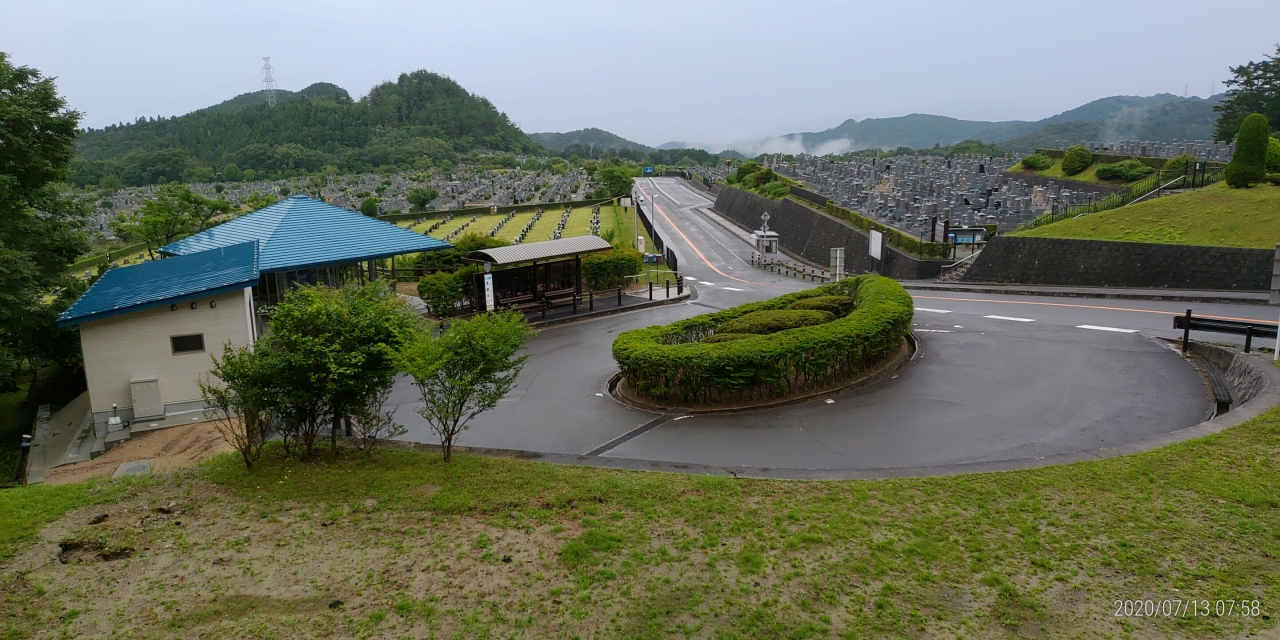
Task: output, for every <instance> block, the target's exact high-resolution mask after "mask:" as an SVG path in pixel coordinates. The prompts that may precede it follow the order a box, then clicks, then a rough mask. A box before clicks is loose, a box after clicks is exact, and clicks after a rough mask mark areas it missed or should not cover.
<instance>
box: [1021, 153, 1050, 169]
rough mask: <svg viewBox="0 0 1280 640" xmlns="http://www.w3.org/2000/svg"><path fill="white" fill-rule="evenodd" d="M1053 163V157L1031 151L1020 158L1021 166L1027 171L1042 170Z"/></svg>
mask: <svg viewBox="0 0 1280 640" xmlns="http://www.w3.org/2000/svg"><path fill="white" fill-rule="evenodd" d="M1052 165H1053V158H1050V157H1049V156H1046V155H1044V154H1043V153H1033V154H1031V155H1029V156H1027V157H1025V158H1023V159H1022V168H1023V169H1027V170H1028V171H1044V170H1045V169H1048V168H1049V167H1050V166H1052Z"/></svg>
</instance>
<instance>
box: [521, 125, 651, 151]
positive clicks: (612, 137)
mask: <svg viewBox="0 0 1280 640" xmlns="http://www.w3.org/2000/svg"><path fill="white" fill-rule="evenodd" d="M529 137H530V138H531V139H532V140H533V141H534V142H536V143H538V144H540V145H542V146H544V147H546V148H548V149H551V150H552V151H561V150H563V149H564V148H565V147H567V146H569V145H573V144H577V145H582V146H586V147H598V148H600V149H632V150H634V151H649V147H646V146H645V145H642V144H640V143H639V142H632V141H630V140H627V139H626V138H623V137H622V136H619V135H617V134H613V133H609V132H608V131H605V130H604V129H596V128H594V127H592V128H588V129H579V130H577V131H569V132H567V133H551V132H547V133H531V134H529Z"/></svg>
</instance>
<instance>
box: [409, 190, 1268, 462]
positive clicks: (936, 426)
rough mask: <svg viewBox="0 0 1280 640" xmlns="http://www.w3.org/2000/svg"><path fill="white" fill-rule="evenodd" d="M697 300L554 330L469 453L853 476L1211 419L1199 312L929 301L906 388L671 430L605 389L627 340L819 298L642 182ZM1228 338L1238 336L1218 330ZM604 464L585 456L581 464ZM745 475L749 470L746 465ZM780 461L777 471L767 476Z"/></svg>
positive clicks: (1045, 452)
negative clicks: (621, 338) (704, 317)
mask: <svg viewBox="0 0 1280 640" xmlns="http://www.w3.org/2000/svg"><path fill="white" fill-rule="evenodd" d="M637 183H638V186H639V188H640V189H641V191H643V192H644V193H645V196H646V200H654V201H656V202H657V210H658V215H657V216H656V217H657V218H658V219H657V220H656V224H657V225H658V227H659V229H660V231H661V232H662V233H663V235H664V236H665V237H666V238H668V240H669V246H671V247H672V249H674V250H675V252H676V253H677V254H678V256H679V259H680V264H681V268H682V269H683V270H684V272H685V274H686V278H687V279H688V281H689V282H691V283H693V285H694V286H695V287H696V288H697V299H696V300H694V301H693V302H692V303H689V304H679V305H672V306H667V307H659V308H657V309H651V310H647V311H642V312H637V313H631V314H624V315H618V316H610V317H605V318H601V319H598V320H593V321H589V322H581V323H577V324H573V325H566V326H561V327H555V328H551V329H547V330H545V331H542V332H541V333H540V334H539V335H538V336H537V337H535V338H534V339H533V340H531V341H530V343H529V347H530V349H531V352H532V358H530V360H529V363H528V365H527V366H526V367H525V370H524V373H523V374H522V375H521V378H520V381H519V385H518V388H517V389H516V390H515V391H514V392H513V393H512V394H511V396H510V397H508V398H507V399H505V400H504V401H503V402H501V403H499V406H498V408H497V409H495V410H494V411H492V412H489V413H486V414H484V415H482V416H480V418H478V419H477V420H476V421H475V422H474V423H473V426H472V428H471V430H469V431H467V432H465V433H464V434H463V435H462V437H461V439H460V443H461V444H463V445H466V446H473V447H492V448H500V449H517V450H522V451H531V452H541V453H546V454H552V455H550V456H549V457H548V459H553V460H565V461H570V462H579V463H596V464H610V465H617V466H628V467H635V468H672V467H671V466H669V465H668V464H666V463H679V464H682V465H712V466H723V467H726V468H730V469H733V470H734V471H735V472H748V473H755V474H758V475H779V476H788V475H789V476H795V477H857V476H876V475H911V474H923V473H936V472H939V470H941V471H947V470H964V471H971V470H982V469H984V468H999V467H1000V465H1001V464H1003V462H1002V461H1010V460H1026V459H1032V460H1034V459H1035V458H1037V457H1040V456H1051V455H1054V454H1062V453H1067V452H1079V451H1087V452H1098V453H1100V454H1105V450H1106V449H1109V448H1114V447H1116V446H1119V445H1122V444H1126V443H1133V442H1138V441H1141V440H1144V439H1146V438H1149V437H1152V436H1156V435H1159V434H1163V433H1167V432H1170V431H1175V430H1178V429H1182V428H1185V427H1188V426H1191V425H1194V424H1196V423H1197V422H1199V421H1200V420H1201V419H1202V418H1203V417H1204V415H1205V411H1206V409H1207V408H1208V401H1207V398H1206V395H1205V390H1204V383H1203V381H1202V379H1201V378H1200V376H1199V374H1198V373H1196V372H1195V371H1194V370H1193V369H1192V368H1191V367H1190V366H1188V365H1187V363H1185V362H1183V361H1182V360H1181V359H1180V358H1179V357H1178V355H1177V354H1176V353H1174V352H1173V351H1170V350H1169V349H1167V348H1165V347H1163V346H1160V345H1158V344H1157V343H1155V342H1154V341H1153V340H1151V338H1152V337H1156V336H1165V337H1176V336H1177V335H1178V333H1177V332H1175V331H1174V330H1173V329H1172V319H1171V318H1172V316H1173V315H1175V314H1178V313H1181V312H1185V311H1186V307H1187V305H1186V303H1178V302H1159V301H1133V300H1124V301H1117V300H1088V299H1064V298H1036V297H1029V296H998V295H985V294H972V293H967V294H949V293H938V292H916V293H915V294H913V298H914V301H915V317H914V319H913V322H914V323H915V327H914V328H915V330H916V331H917V334H918V335H919V336H920V338H921V340H922V344H923V349H922V351H921V352H920V354H919V355H918V356H917V358H916V360H915V362H913V363H912V364H910V365H908V366H906V367H905V368H904V369H903V370H902V371H901V372H900V373H899V374H898V375H897V377H896V378H893V379H890V380H887V381H884V382H881V383H879V384H876V385H874V386H871V387H866V388H861V389H855V390H851V391H849V392H846V393H843V394H840V395H838V396H835V397H834V398H833V399H834V403H832V404H826V403H824V402H821V401H819V402H814V403H804V404H799V405H792V406H788V407H783V408H778V409H770V410H761V411H753V412H748V413H738V414H699V415H695V416H691V417H683V418H680V419H676V417H675V416H669V417H665V418H664V417H661V416H655V415H654V414H650V413H645V412H643V411H638V410H635V409H630V408H627V407H624V406H622V405H619V404H618V403H617V402H615V401H614V400H613V399H611V398H608V397H606V396H605V395H604V392H605V384H606V382H607V380H608V379H609V378H610V377H611V376H612V375H614V374H615V373H617V371H618V368H617V365H616V364H615V363H614V360H613V357H612V353H611V345H612V343H613V341H614V338H616V337H617V335H618V334H619V333H620V332H622V331H626V330H629V329H636V328H642V327H649V326H653V325H661V324H667V323H670V322H673V321H677V320H681V319H684V318H690V317H693V316H696V315H699V314H703V313H707V312H708V311H718V310H721V309H727V308H730V307H733V306H736V305H739V304H743V303H746V302H752V301H758V300H765V299H768V298H773V297H776V296H778V295H781V294H784V293H787V292H790V291H799V290H803V289H808V288H812V287H813V286H815V285H812V284H810V283H807V282H801V281H797V280H792V279H790V278H782V277H775V276H773V275H772V274H768V273H761V272H759V271H756V270H754V269H752V268H751V267H750V266H749V264H748V262H747V260H748V259H749V257H750V254H751V247H750V246H749V245H748V244H747V243H746V242H745V241H743V240H742V239H741V237H740V236H741V235H742V233H743V232H742V230H740V229H736V228H732V227H731V228H726V227H725V226H722V224H721V223H720V222H718V221H717V220H716V218H715V217H713V216H711V215H708V214H706V213H704V212H703V209H704V208H709V207H710V206H711V200H710V199H709V198H707V197H704V196H703V195H702V192H699V191H696V190H695V188H694V187H692V186H689V185H688V184H687V183H685V182H684V181H683V180H678V179H674V178H657V179H640V180H638V181H637ZM1195 310H1196V313H1197V314H1201V313H1203V314H1209V315H1218V316H1223V317H1237V318H1241V317H1243V318H1254V319H1259V320H1268V321H1274V317H1273V316H1274V310H1273V309H1272V308H1267V307H1250V306H1245V305H1242V306H1233V305H1195ZM1213 339H1214V340H1217V341H1227V340H1230V339H1231V338H1230V337H1229V336H1215V337H1214V338H1213ZM416 394H417V392H416V390H415V389H413V388H412V386H411V385H409V384H408V383H407V382H402V383H401V384H400V385H399V386H398V387H397V388H396V390H395V392H394V394H393V397H392V402H395V403H399V405H400V406H399V407H398V409H397V413H396V417H397V419H398V420H399V421H400V422H401V423H402V424H405V425H406V426H408V427H409V434H408V435H407V436H406V438H407V439H410V440H415V441H418V442H428V443H429V442H432V440H433V437H432V434H431V432H430V431H429V429H428V428H427V426H426V425H425V424H424V423H423V422H422V420H421V419H420V418H418V417H417V414H416V413H414V410H413V407H414V405H415V400H414V398H415V397H416ZM586 453H592V455H591V456H586V457H585V459H583V460H579V459H578V456H581V455H582V454H586ZM739 468H742V469H741V471H739ZM763 468H768V469H769V470H768V471H765V470H763Z"/></svg>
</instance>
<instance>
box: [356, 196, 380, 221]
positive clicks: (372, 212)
mask: <svg viewBox="0 0 1280 640" xmlns="http://www.w3.org/2000/svg"><path fill="white" fill-rule="evenodd" d="M360 213H363V214H365V215H366V216H369V217H370V218H375V217H377V216H378V199H377V198H373V197H369V198H365V199H364V200H363V201H362V202H361V203H360Z"/></svg>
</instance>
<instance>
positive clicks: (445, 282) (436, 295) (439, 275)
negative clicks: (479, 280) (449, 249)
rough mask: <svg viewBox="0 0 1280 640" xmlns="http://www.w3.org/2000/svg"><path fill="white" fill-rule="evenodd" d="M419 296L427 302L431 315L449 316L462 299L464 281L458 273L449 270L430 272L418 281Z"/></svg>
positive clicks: (438, 316)
mask: <svg viewBox="0 0 1280 640" xmlns="http://www.w3.org/2000/svg"><path fill="white" fill-rule="evenodd" d="M418 297H419V298H422V301H423V302H424V303H426V305H427V309H428V310H430V311H431V315H433V316H435V317H437V318H447V317H449V316H451V315H453V312H454V311H455V310H456V309H457V306H458V302H460V301H462V283H461V282H459V281H458V276H457V275H455V274H452V273H449V272H448V271H436V272H434V273H428V274H427V275H425V276H423V277H422V279H421V280H419V281H418Z"/></svg>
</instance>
